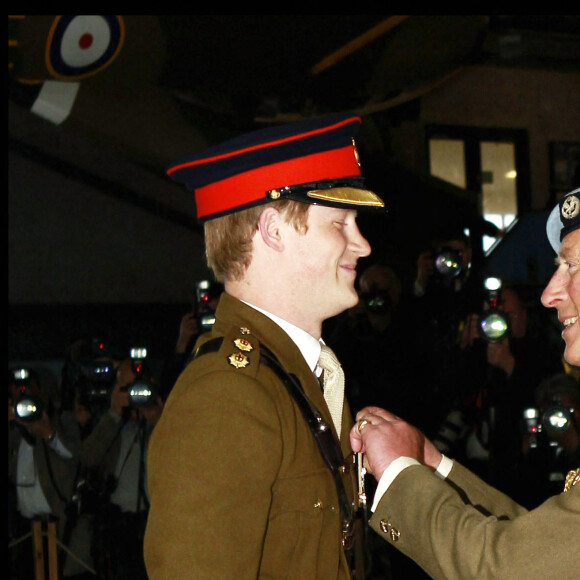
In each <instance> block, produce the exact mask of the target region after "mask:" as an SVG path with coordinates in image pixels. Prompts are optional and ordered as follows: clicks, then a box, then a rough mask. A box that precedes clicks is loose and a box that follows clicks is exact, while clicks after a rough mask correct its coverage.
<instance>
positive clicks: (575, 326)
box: [542, 230, 580, 366]
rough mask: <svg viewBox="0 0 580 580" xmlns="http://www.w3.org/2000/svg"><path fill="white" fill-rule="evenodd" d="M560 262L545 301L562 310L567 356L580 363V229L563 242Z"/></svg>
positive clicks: (543, 297) (576, 364)
mask: <svg viewBox="0 0 580 580" xmlns="http://www.w3.org/2000/svg"><path fill="white" fill-rule="evenodd" d="M557 265H558V267H557V269H556V271H555V272H554V275H553V276H552V278H551V280H550V282H549V283H548V285H547V286H546V288H545V290H544V292H543V293H542V304H543V305H544V306H546V307H548V308H555V309H556V310H557V311H558V320H559V321H560V323H561V324H562V325H563V327H564V329H563V331H562V338H563V339H564V342H565V343H566V348H565V351H564V358H565V359H566V361H567V362H568V363H570V364H572V365H575V366H580V322H579V320H578V316H579V313H580V230H574V231H572V232H570V233H569V234H568V235H567V236H566V237H565V238H564V240H563V241H562V245H561V246H560V252H559V253H558V258H557Z"/></svg>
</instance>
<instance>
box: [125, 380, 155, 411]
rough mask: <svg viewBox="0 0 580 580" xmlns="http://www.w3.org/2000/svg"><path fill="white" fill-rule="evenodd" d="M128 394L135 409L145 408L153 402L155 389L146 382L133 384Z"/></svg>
mask: <svg viewBox="0 0 580 580" xmlns="http://www.w3.org/2000/svg"><path fill="white" fill-rule="evenodd" d="M128 392H129V400H130V401H131V405H133V406H134V407H145V406H147V405H149V404H150V403H151V402H152V400H153V389H151V387H150V386H149V385H148V384H147V383H146V382H142V381H138V382H135V383H133V384H132V385H131V386H130V387H129V389H128Z"/></svg>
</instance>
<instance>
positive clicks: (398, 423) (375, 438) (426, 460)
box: [350, 407, 441, 481]
mask: <svg viewBox="0 0 580 580" xmlns="http://www.w3.org/2000/svg"><path fill="white" fill-rule="evenodd" d="M356 419H357V422H356V423H355V424H354V426H353V428H352V429H351V431H350V444H351V447H352V450H353V451H354V452H355V453H360V452H362V453H364V454H365V463H366V466H367V469H368V471H369V472H370V473H372V474H373V475H374V476H375V478H376V479H377V481H378V480H379V479H380V478H381V475H382V474H383V472H384V471H385V469H386V468H387V467H388V466H389V465H390V464H391V463H392V462H393V461H394V460H395V459H398V458H399V457H411V458H413V459H416V460H417V461H419V462H420V463H423V464H425V465H427V466H428V467H431V468H432V469H436V468H437V466H438V465H439V463H440V461H441V453H440V452H439V451H438V450H437V448H436V447H435V446H434V445H433V443H431V441H429V440H428V439H427V438H426V437H425V436H424V435H423V433H421V431H419V430H418V429H417V428H415V427H413V425H410V424H409V423H407V422H405V421H403V420H402V419H400V418H399V417H397V416H396V415H393V414H392V413H390V412H389V411H386V410H385V409H381V408H380V407H365V408H364V409H361V410H360V411H359V412H358V413H357V416H356Z"/></svg>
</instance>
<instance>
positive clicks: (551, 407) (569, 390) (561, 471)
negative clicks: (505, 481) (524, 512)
mask: <svg viewBox="0 0 580 580" xmlns="http://www.w3.org/2000/svg"><path fill="white" fill-rule="evenodd" d="M526 417H527V419H526V427H527V429H526V431H525V433H524V441H523V443H524V447H523V453H524V462H523V465H522V470H523V477H525V478H526V480H527V481H529V482H532V483H531V485H530V488H531V490H530V492H533V493H530V501H529V503H530V504H532V505H539V504H540V503H541V502H543V501H544V500H545V499H546V498H548V497H550V496H551V495H554V494H556V493H558V492H559V491H560V489H561V488H562V485H563V482H564V480H565V476H566V474H567V473H568V472H569V471H570V470H571V469H574V468H575V467H578V465H580V382H579V380H578V378H577V377H575V376H573V375H572V374H565V373H558V374H555V375H552V376H549V377H547V378H545V379H543V380H542V381H541V382H540V384H539V385H538V387H537V389H536V392H535V407H531V408H528V409H526Z"/></svg>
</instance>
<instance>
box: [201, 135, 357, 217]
mask: <svg viewBox="0 0 580 580" xmlns="http://www.w3.org/2000/svg"><path fill="white" fill-rule="evenodd" d="M360 174H361V172H360V166H359V164H358V161H357V158H356V156H355V149H354V146H353V145H349V146H347V147H341V148H339V149H331V150H330V151H322V152H320V153H313V154H312V155H305V156H304V157H296V158H293V159H289V160H286V161H280V162H278V163H273V164H271V165H265V166H261V167H257V168H255V169H251V170H249V171H245V172H243V173H238V174H236V175H233V176H231V177H228V178H226V179H222V180H221V181H216V182H213V183H209V184H208V185H205V186H202V187H199V188H197V189H196V190H195V201H196V204H197V216H198V219H203V218H204V217H205V216H207V215H213V214H220V213H222V212H227V211H228V210H231V208H232V207H244V206H250V205H252V203H253V202H256V201H260V200H265V199H266V192H267V191H270V190H271V189H276V188H282V187H285V186H290V185H300V184H302V183H310V182H312V181H319V180H323V179H340V178H341V177H345V176H356V175H360Z"/></svg>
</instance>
